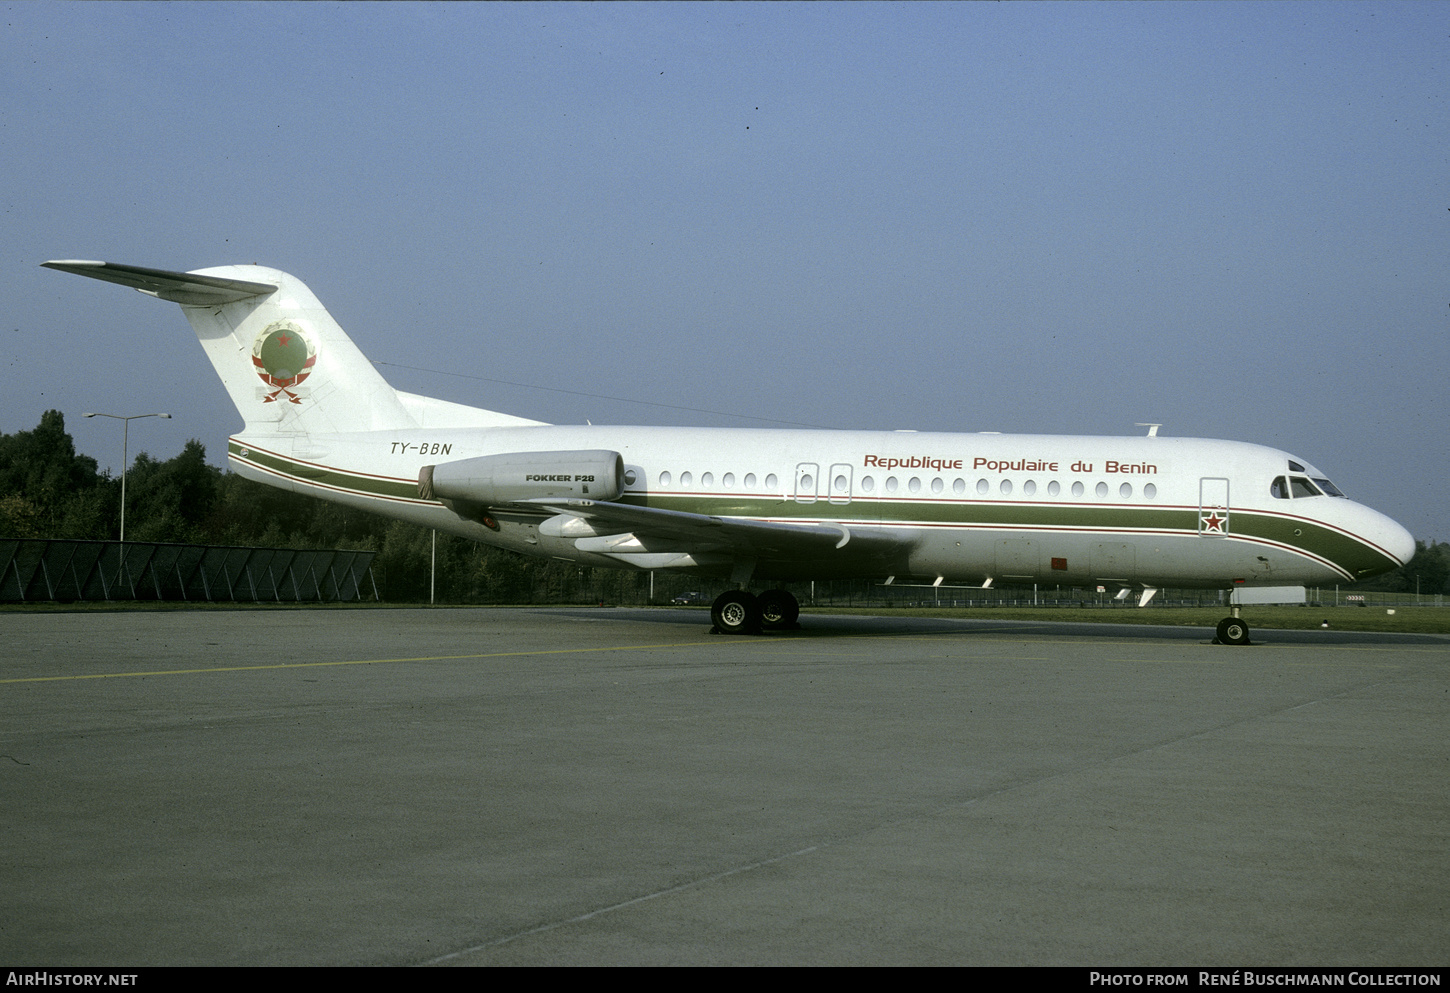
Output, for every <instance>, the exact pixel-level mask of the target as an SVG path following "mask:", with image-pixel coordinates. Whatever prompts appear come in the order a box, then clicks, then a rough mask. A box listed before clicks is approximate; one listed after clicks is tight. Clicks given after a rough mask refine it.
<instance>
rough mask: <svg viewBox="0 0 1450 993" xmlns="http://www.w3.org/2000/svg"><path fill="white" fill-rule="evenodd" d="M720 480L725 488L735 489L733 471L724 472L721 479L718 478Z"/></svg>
mask: <svg viewBox="0 0 1450 993" xmlns="http://www.w3.org/2000/svg"><path fill="white" fill-rule="evenodd" d="M720 482H722V483H724V484H725V488H726V489H727V490H733V489H735V473H733V472H727V473H726V474H725V478H724V479H722V480H720Z"/></svg>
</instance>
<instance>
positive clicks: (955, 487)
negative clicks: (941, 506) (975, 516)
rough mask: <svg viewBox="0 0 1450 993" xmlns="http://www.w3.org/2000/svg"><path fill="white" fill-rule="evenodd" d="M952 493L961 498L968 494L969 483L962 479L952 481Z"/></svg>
mask: <svg viewBox="0 0 1450 993" xmlns="http://www.w3.org/2000/svg"><path fill="white" fill-rule="evenodd" d="M952 492H953V493H955V494H956V495H957V496H961V495H962V494H963V493H965V492H967V481H966V480H965V479H962V478H960V477H958V478H956V479H954V480H952Z"/></svg>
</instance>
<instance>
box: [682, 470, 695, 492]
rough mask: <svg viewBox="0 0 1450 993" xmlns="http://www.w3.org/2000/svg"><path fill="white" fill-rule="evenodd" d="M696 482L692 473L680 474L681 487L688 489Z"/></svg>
mask: <svg viewBox="0 0 1450 993" xmlns="http://www.w3.org/2000/svg"><path fill="white" fill-rule="evenodd" d="M694 482H695V477H694V475H693V474H692V473H688V472H682V473H680V485H681V486H684V487H687V488H688V487H689V486H690V485H691V484H693V483H694Z"/></svg>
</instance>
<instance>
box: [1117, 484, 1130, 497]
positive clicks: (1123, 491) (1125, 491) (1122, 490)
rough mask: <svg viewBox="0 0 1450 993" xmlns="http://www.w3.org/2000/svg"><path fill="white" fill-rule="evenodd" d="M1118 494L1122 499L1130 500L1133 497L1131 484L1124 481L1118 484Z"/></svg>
mask: <svg viewBox="0 0 1450 993" xmlns="http://www.w3.org/2000/svg"><path fill="white" fill-rule="evenodd" d="M1118 496H1120V497H1122V498H1123V499H1124V500H1131V499H1132V498H1133V484H1132V483H1124V484H1123V485H1122V486H1119V487H1118Z"/></svg>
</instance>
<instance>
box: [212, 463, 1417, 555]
mask: <svg viewBox="0 0 1450 993" xmlns="http://www.w3.org/2000/svg"><path fill="white" fill-rule="evenodd" d="M244 448H245V449H246V451H247V454H246V455H243V454H242V451H243V449H244ZM227 450H228V452H230V453H231V454H233V455H235V456H236V457H237V458H240V459H244V460H246V461H248V462H252V463H254V464H256V465H259V466H262V467H263V468H266V469H271V470H272V471H274V472H278V473H281V474H282V475H285V476H289V477H291V478H293V479H297V480H299V481H301V482H304V483H317V484H319V485H323V486H333V487H337V488H338V489H345V490H351V491H353V492H357V493H364V494H367V495H370V496H379V497H390V498H393V499H399V498H401V499H411V500H416V499H417V498H418V491H417V487H416V485H415V484H413V483H411V482H405V481H402V480H390V479H379V478H377V477H374V476H363V475H359V474H356V473H350V472H345V471H343V470H340V469H332V468H323V467H320V466H314V465H309V464H303V463H299V462H296V461H293V460H291V459H286V458H282V457H280V456H275V455H270V454H267V453H265V452H259V451H257V450H256V449H253V448H247V447H246V446H244V445H240V444H238V443H236V442H228V445H227ZM621 502H622V503H631V504H636V505H639V506H647V507H656V508H660V509H663V510H678V511H682V512H684V513H691V514H708V515H713V516H723V517H757V518H770V519H772V520H780V519H791V518H795V519H799V520H810V521H815V520H822V519H824V520H830V519H831V516H832V514H833V512H834V513H837V514H838V515H839V516H840V517H843V518H846V519H848V520H860V519H862V518H863V517H864V518H865V519H867V520H868V521H869V520H871V519H872V518H873V517H874V516H875V515H877V514H880V513H882V512H883V511H884V512H885V513H887V514H888V515H889V518H890V519H889V521H888V523H899V524H903V525H905V526H910V525H913V524H926V525H956V526H961V527H995V528H1003V529H1011V528H1086V529H1090V530H1100V531H1104V532H1111V531H1112V530H1114V529H1124V530H1133V531H1143V530H1149V531H1178V532H1181V533H1185V534H1192V533H1196V532H1197V530H1198V513H1197V511H1196V510H1193V509H1186V510H1185V509H1181V508H1180V509H1173V508H1162V507H1081V506H1038V505H1031V506H1013V505H1010V504H976V503H971V502H968V503H937V502H925V503H910V502H897V501H892V502H891V503H884V504H883V503H875V502H872V501H868V500H861V499H857V500H854V501H853V502H852V503H850V504H832V503H828V502H826V501H824V500H819V501H817V502H815V503H797V502H795V501H793V500H792V501H783V500H780V499H779V498H776V497H769V498H752V497H747V496H740V497H726V498H709V499H705V498H701V497H696V496H688V495H678V496H675V495H669V494H660V493H653V494H650V495H648V496H641V495H637V494H636V495H629V496H626V497H625V498H623V499H622V500H621ZM838 508H839V510H838ZM841 511H854V512H847V513H841ZM863 511H866V513H863ZM1229 527H1230V532H1229V533H1230V534H1234V535H1240V536H1243V537H1249V538H1259V539H1262V540H1265V541H1272V542H1275V543H1276V544H1279V545H1283V546H1286V547H1289V548H1296V549H1299V550H1301V551H1303V552H1304V553H1306V554H1308V555H1313V556H1316V557H1319V558H1322V559H1327V560H1329V561H1331V562H1333V563H1335V564H1336V565H1338V566H1339V567H1341V568H1343V569H1344V570H1346V571H1347V572H1349V573H1350V574H1351V575H1356V576H1357V575H1359V574H1361V573H1363V572H1366V571H1370V570H1380V571H1383V570H1384V569H1385V568H1386V567H1389V568H1394V567H1395V566H1397V565H1398V564H1399V563H1397V562H1394V561H1393V560H1392V559H1390V558H1389V557H1388V556H1386V555H1384V554H1382V553H1380V552H1379V551H1377V550H1376V549H1374V548H1371V547H1369V546H1368V545H1366V544H1364V543H1363V542H1361V541H1359V540H1357V539H1355V538H1352V537H1350V536H1348V535H1345V534H1341V533H1339V532H1338V531H1333V530H1331V529H1329V528H1326V527H1322V526H1320V525H1317V524H1312V523H1309V522H1307V521H1302V520H1285V519H1283V518H1280V517H1274V516H1272V515H1268V514H1256V513H1251V512H1248V511H1243V510H1236V511H1231V513H1230V518H1229ZM1296 530H1297V531H1299V532H1301V533H1300V534H1295V533H1294V532H1295V531H1296ZM1205 540H1209V539H1205Z"/></svg>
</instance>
